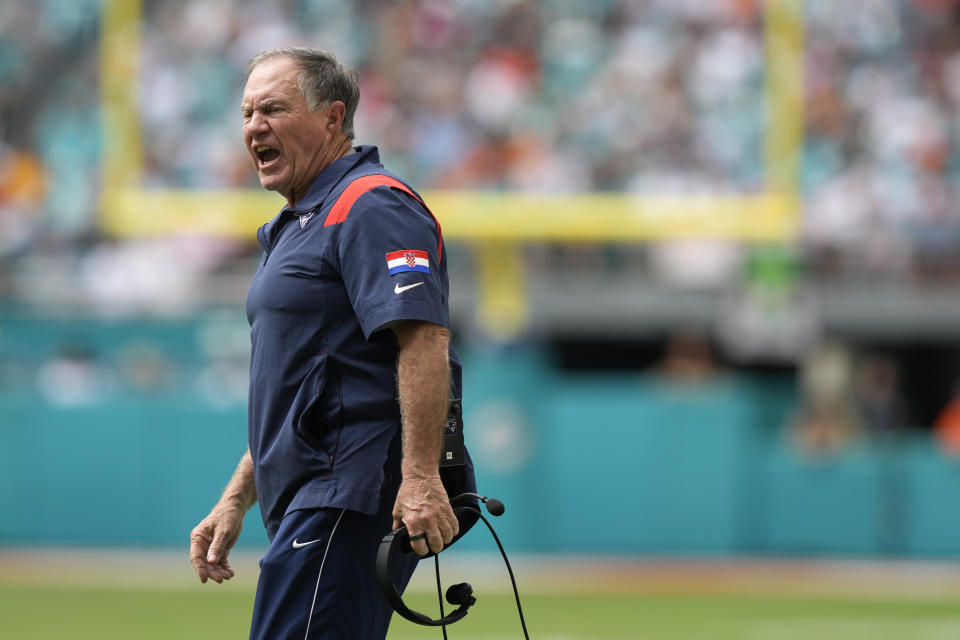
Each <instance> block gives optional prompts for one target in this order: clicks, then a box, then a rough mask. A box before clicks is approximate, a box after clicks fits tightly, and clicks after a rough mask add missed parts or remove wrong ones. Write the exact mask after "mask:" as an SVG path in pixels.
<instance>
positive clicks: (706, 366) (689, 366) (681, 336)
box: [656, 330, 718, 385]
mask: <svg viewBox="0 0 960 640" xmlns="http://www.w3.org/2000/svg"><path fill="white" fill-rule="evenodd" d="M656 371H657V374H659V376H660V377H661V378H662V379H664V380H666V381H669V382H672V383H676V384H681V385H698V384H703V383H704V382H707V381H709V380H712V379H714V378H715V377H716V375H717V373H718V368H717V363H716V360H715V359H714V355H713V346H712V345H711V344H710V339H709V338H708V337H707V336H706V335H704V334H703V333H702V332H700V331H696V330H686V331H683V330H681V331H676V332H674V333H672V334H671V335H670V336H668V337H667V340H666V345H665V353H664V357H663V359H662V360H661V361H660V363H659V364H658V365H657V367H656Z"/></svg>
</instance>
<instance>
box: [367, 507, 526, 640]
mask: <svg viewBox="0 0 960 640" xmlns="http://www.w3.org/2000/svg"><path fill="white" fill-rule="evenodd" d="M477 500H479V501H480V502H483V503H484V504H485V505H486V507H487V511H488V512H489V513H490V515H493V516H500V515H503V512H504V510H505V509H504V506H503V503H502V502H500V501H499V500H497V499H496V498H487V497H486V496H481V495H478V494H476V493H461V494H460V495H458V496H457V497H455V498H453V499H452V500H450V506H452V507H453V513H454V515H456V517H457V521H458V522H459V523H460V532H459V533H458V534H457V535H456V536H455V537H454V538H453V540H451V541H450V544H448V545H446V546H445V547H444V549H448V548H450V545H452V544H453V543H454V542H456V541H457V540H459V539H460V538H461V537H462V536H463V535H464V534H465V533H466V532H467V531H468V530H469V529H470V528H471V527H473V525H474V524H476V522H477V520H482V521H483V523H484V524H485V525H487V529H489V530H490V533H491V534H492V535H493V539H494V541H496V543H497V547H498V548H499V549H500V554H501V555H502V556H503V561H504V562H505V563H506V566H507V572H508V573H509V574H510V582H511V583H512V585H513V595H514V597H515V598H516V601H517V613H519V614H520V624H521V626H522V627H523V635H524V637H525V638H527V639H528V640H529V637H530V636H529V635H528V634H527V625H526V622H525V621H524V619H523V609H522V608H521V607H520V595H519V593H518V592H517V581H516V579H515V578H514V576H513V569H512V568H511V567H510V561H509V560H508V559H507V553H506V551H504V549H503V545H502V544H501V543H500V538H498V537H497V533H496V532H495V531H494V530H493V526H492V525H491V524H490V522H489V521H488V520H487V519H486V518H485V517H484V516H483V514H482V513H480V509H479V505H478V503H477ZM398 552H400V553H407V554H409V553H413V552H414V551H413V548H412V547H411V546H410V534H409V533H407V528H406V526H402V527H400V528H399V529H397V530H396V531H391V532H390V533H388V534H387V535H385V536H384V537H383V540H381V541H380V548H379V550H378V551H377V582H379V583H380V589H381V590H382V591H383V595H384V596H385V597H386V598H387V601H388V602H389V603H390V605H391V606H392V607H393V610H394V611H396V612H397V613H399V614H400V615H401V616H403V617H404V618H406V619H407V620H409V621H410V622H415V623H417V624H421V625H424V626H428V627H443V628H444V631H443V635H444V638H446V635H447V634H446V626H447V625H448V624H453V623H454V622H456V621H458V620H461V619H462V618H463V617H464V616H466V615H467V611H468V610H469V609H470V607H472V606H473V605H475V604H476V603H477V599H476V598H475V597H474V596H473V587H471V586H470V584H469V583H466V582H461V583H458V584H455V585H452V586H451V587H450V588H449V589H447V594H446V595H447V602H449V603H450V604H452V605H455V606H456V607H457V608H456V609H455V610H454V611H452V612H451V613H450V614H448V615H444V614H443V601H442V600H441V602H440V617H439V618H437V619H436V620H434V619H433V618H431V617H430V616H427V615H425V614H423V613H420V612H419V611H414V610H413V609H411V608H410V607H408V606H407V605H406V604H405V603H404V602H403V598H402V597H400V593H399V592H398V591H397V587H396V585H395V584H394V582H393V557H394V555H395V554H396V553H398ZM430 556H434V562H435V564H436V571H437V595H438V597H439V595H440V591H441V587H440V565H439V557H438V555H437V554H436V553H433V552H429V553H428V554H427V555H425V556H423V557H424V558H429V557H430Z"/></svg>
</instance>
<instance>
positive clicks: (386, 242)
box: [190, 49, 474, 640]
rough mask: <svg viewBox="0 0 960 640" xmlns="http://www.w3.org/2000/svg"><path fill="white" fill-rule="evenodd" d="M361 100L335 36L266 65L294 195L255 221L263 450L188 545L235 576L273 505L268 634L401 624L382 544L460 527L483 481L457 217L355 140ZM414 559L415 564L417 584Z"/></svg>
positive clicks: (434, 539)
mask: <svg viewBox="0 0 960 640" xmlns="http://www.w3.org/2000/svg"><path fill="white" fill-rule="evenodd" d="M358 99H359V92H358V89H357V81H356V73H355V72H354V71H353V70H351V69H349V68H348V67H345V66H344V65H342V64H340V63H339V62H338V61H337V60H336V59H335V58H334V57H333V56H331V55H330V54H328V53H325V52H323V51H320V50H314V49H274V50H269V51H265V52H263V53H261V54H259V55H258V56H256V57H255V58H254V59H253V60H251V62H250V64H249V66H248V77H247V83H246V87H245V90H244V94H243V102H242V105H241V111H242V113H243V123H244V124H243V139H244V143H245V144H246V147H247V151H248V153H249V154H250V159H251V161H252V162H253V165H254V168H255V169H256V171H257V174H258V175H259V178H260V184H261V185H262V186H263V187H264V188H265V189H269V190H273V191H277V192H279V193H280V194H282V195H283V196H284V197H285V198H286V199H287V206H286V207H284V208H283V210H282V211H281V212H280V213H279V214H278V215H277V216H276V217H275V218H274V219H273V220H271V221H270V222H269V223H267V224H265V225H264V226H263V227H261V228H260V230H259V231H258V233H257V237H258V239H259V241H260V243H261V244H262V245H263V248H264V255H263V259H262V260H261V263H260V267H259V269H258V271H257V273H256V275H255V276H254V278H253V283H252V285H251V287H250V293H249V296H248V298H247V317H248V319H249V321H250V327H251V343H252V355H251V363H250V404H249V450H248V452H247V453H246V454H245V455H244V456H243V458H242V459H241V461H240V464H239V466H238V467H237V469H236V471H235V472H234V474H233V477H232V478H231V480H230V482H229V484H228V485H227V487H226V489H225V490H224V492H223V496H222V497H221V499H220V501H219V502H218V503H217V504H216V506H215V507H214V508H213V510H212V511H211V513H210V515H208V516H207V517H206V518H205V519H204V520H203V521H202V522H201V523H200V524H199V525H197V527H196V528H195V529H194V530H193V532H192V533H191V536H190V538H191V545H190V557H191V560H192V562H193V565H194V568H195V569H196V572H197V575H198V576H199V578H200V580H201V581H202V582H206V581H207V580H208V579H212V580H214V581H216V582H222V581H223V580H227V579H229V578H231V577H232V576H233V575H234V573H233V569H232V568H231V567H230V564H229V562H228V560H227V557H228V553H229V551H230V549H231V547H232V546H233V544H234V543H235V542H236V540H237V537H238V536H239V534H240V527H241V523H242V518H243V515H244V513H246V511H247V510H248V509H249V508H250V507H251V506H252V505H253V503H254V502H256V501H257V500H258V499H259V502H260V510H261V513H262V516H263V521H264V523H265V525H266V528H267V534H268V537H269V538H270V541H271V544H270V548H269V549H268V551H267V553H266V555H265V557H264V558H263V560H262V562H261V574H260V581H259V584H258V587H257V596H256V603H255V605H254V614H253V622H252V625H251V633H250V637H251V638H273V639H276V638H337V639H340V640H342V639H345V638H383V637H384V636H385V635H386V631H387V626H388V624H389V620H390V615H391V613H392V611H391V609H390V606H389V604H388V603H387V602H386V601H385V600H384V599H383V597H382V596H381V594H380V591H379V588H378V585H377V583H376V578H375V575H374V560H375V555H376V551H377V545H378V543H379V541H380V539H381V538H382V537H383V536H384V535H385V534H386V533H388V532H389V531H390V530H391V529H393V528H397V527H399V526H400V525H401V524H404V525H406V527H407V530H408V532H409V533H410V535H411V538H412V546H413V549H414V551H416V552H417V554H419V555H426V554H427V553H428V552H429V551H434V552H436V551H439V550H440V549H442V548H443V546H444V545H445V544H447V543H449V542H450V541H451V539H453V537H454V536H455V535H457V533H458V530H459V526H458V522H457V519H456V517H455V516H454V512H453V510H452V509H451V506H450V502H449V498H448V493H447V492H448V490H449V491H450V492H451V494H452V493H453V492H454V491H456V492H461V491H473V490H474V481H473V467H472V464H471V462H470V458H469V455H467V454H466V452H465V451H463V452H450V453H449V454H448V455H447V456H446V457H447V458H449V459H452V461H453V462H454V463H459V464H453V465H450V466H447V465H446V464H445V465H444V466H443V468H441V460H440V458H441V449H442V443H443V434H444V432H445V428H446V429H451V428H452V429H454V430H456V429H459V423H458V421H459V398H460V389H461V386H460V364H459V360H458V359H457V357H456V354H455V353H454V352H453V350H452V348H451V347H450V344H449V343H450V333H449V330H448V328H447V327H448V325H449V318H448V315H449V314H448V309H447V295H448V291H447V289H448V285H447V269H446V264H447V259H446V252H445V248H444V243H443V238H442V236H441V232H440V226H439V224H438V223H437V222H436V220H435V219H434V218H433V216H432V214H431V213H430V211H429V209H427V207H426V205H425V204H424V203H423V201H422V200H421V198H420V197H419V196H418V195H417V194H416V193H415V192H414V191H413V190H412V189H411V188H410V187H409V186H407V185H406V184H405V183H404V182H402V181H401V180H399V179H398V178H396V177H395V176H392V175H391V174H389V173H387V172H386V171H385V170H384V168H383V166H382V165H380V163H379V158H378V155H377V150H376V148H375V147H354V146H353V145H352V139H353V115H354V112H355V111H356V108H357V102H358ZM451 400H452V401H451ZM416 560H417V556H413V555H411V556H409V557H408V559H407V560H406V561H405V562H404V563H401V564H403V565H404V566H402V567H401V568H400V571H399V572H398V573H399V575H398V581H399V582H400V583H401V587H402V586H405V584H406V582H407V581H408V580H409V578H410V576H411V574H412V573H413V570H414V568H415V566H416Z"/></svg>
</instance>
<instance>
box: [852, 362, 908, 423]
mask: <svg viewBox="0 0 960 640" xmlns="http://www.w3.org/2000/svg"><path fill="white" fill-rule="evenodd" d="M855 401H856V406H857V411H858V413H859V417H860V423H861V424H862V426H863V428H864V429H865V430H866V432H867V433H868V434H871V435H876V436H886V435H891V434H895V433H897V432H900V431H902V430H904V429H905V428H906V427H907V426H908V425H907V408H906V404H905V403H904V400H903V396H902V394H901V392H900V371H899V368H898V366H897V363H896V362H895V361H894V360H893V358H890V357H889V356H883V355H878V356H867V357H866V358H864V359H863V361H862V362H861V363H860V365H859V366H858V368H857V372H856V384H855Z"/></svg>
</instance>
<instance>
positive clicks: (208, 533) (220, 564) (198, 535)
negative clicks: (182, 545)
mask: <svg viewBox="0 0 960 640" xmlns="http://www.w3.org/2000/svg"><path fill="white" fill-rule="evenodd" d="M239 533H240V532H239V527H237V526H236V525H235V524H234V523H233V522H232V521H231V520H230V519H229V518H226V519H220V518H216V517H213V515H211V516H208V517H207V518H206V519H204V520H203V522H201V523H200V524H198V525H197V526H196V528H194V530H193V531H192V532H191V533H190V563H191V564H192V565H193V569H194V571H195V572H196V574H197V577H198V578H199V579H200V582H202V583H204V584H205V583H206V582H207V580H213V581H214V582H216V583H218V584H220V583H223V581H224V580H229V579H230V578H232V577H233V576H234V575H235V573H234V571H233V568H232V567H231V566H230V562H229V561H228V560H227V555H228V554H229V553H230V548H231V547H232V546H233V543H234V542H235V541H236V539H237V536H238V535H239Z"/></svg>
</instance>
